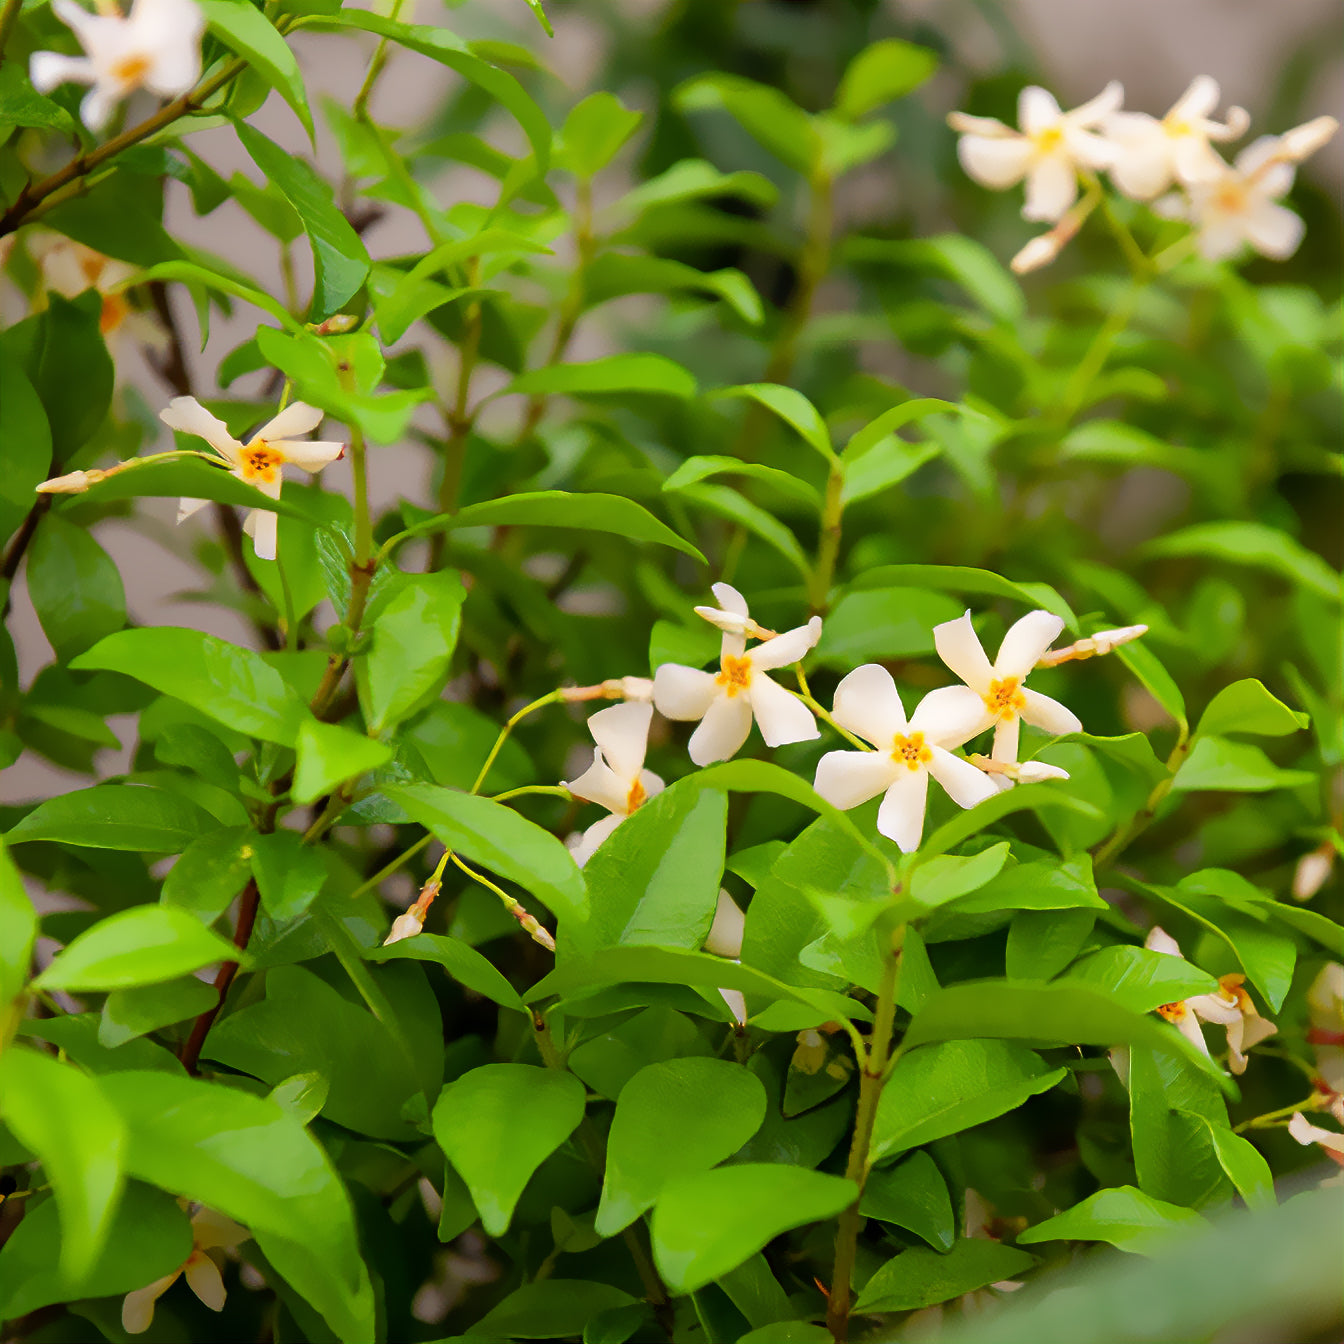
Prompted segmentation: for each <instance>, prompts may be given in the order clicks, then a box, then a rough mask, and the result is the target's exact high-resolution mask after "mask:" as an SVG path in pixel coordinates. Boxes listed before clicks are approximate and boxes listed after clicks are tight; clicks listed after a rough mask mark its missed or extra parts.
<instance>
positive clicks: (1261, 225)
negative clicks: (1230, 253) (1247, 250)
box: [1244, 200, 1306, 261]
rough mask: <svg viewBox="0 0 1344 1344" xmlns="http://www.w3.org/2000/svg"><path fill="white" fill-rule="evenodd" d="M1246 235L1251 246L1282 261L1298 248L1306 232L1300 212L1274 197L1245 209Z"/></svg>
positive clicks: (1267, 255)
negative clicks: (1296, 213) (1295, 211)
mask: <svg viewBox="0 0 1344 1344" xmlns="http://www.w3.org/2000/svg"><path fill="white" fill-rule="evenodd" d="M1244 227H1245V230H1246V237H1247V238H1249V239H1250V242H1251V246H1252V247H1253V248H1255V250H1256V251H1257V252H1259V253H1261V254H1262V255H1264V256H1266V257H1272V258H1273V259H1274V260H1275V261H1282V260H1283V259H1284V258H1285V257H1291V256H1292V255H1293V253H1294V252H1296V251H1297V247H1298V244H1299V243H1300V242H1301V241H1302V235H1303V234H1304V233H1305V232H1306V225H1305V224H1303V222H1302V219H1301V217H1300V216H1299V215H1295V214H1294V213H1293V212H1292V211H1291V210H1289V209H1288V208H1287V207H1286V206H1283V205H1277V204H1276V203H1275V202H1274V201H1264V200H1261V201H1257V202H1256V203H1255V204H1254V205H1253V206H1252V207H1251V209H1250V210H1248V211H1247V212H1246V220H1245V226H1244Z"/></svg>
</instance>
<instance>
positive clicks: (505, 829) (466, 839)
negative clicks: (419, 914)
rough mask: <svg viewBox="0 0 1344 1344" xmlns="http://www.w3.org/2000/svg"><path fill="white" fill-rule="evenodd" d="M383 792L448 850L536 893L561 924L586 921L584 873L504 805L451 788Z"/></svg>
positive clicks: (546, 836)
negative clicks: (568, 921)
mask: <svg viewBox="0 0 1344 1344" xmlns="http://www.w3.org/2000/svg"><path fill="white" fill-rule="evenodd" d="M383 792H384V793H385V794H386V795H387V796H388V797H389V798H391V799H392V801H393V802H394V803H399V804H400V805H401V806H402V807H403V808H405V810H406V813H407V815H409V816H410V817H412V818H413V819H414V820H416V821H418V822H419V823H420V824H421V825H422V826H425V827H428V828H429V830H431V831H433V832H434V835H435V836H436V837H437V838H438V839H439V840H440V841H441V842H442V843H443V844H445V845H446V846H447V847H448V848H449V849H451V850H453V851H454V852H456V853H460V854H461V855H463V856H464V857H465V858H468V859H474V860H476V861H477V862H479V863H482V864H484V865H485V866H486V867H487V868H490V869H492V870H493V871H494V872H496V873H499V874H501V875H502V876H503V877H507V878H509V879H510V880H511V881H513V882H517V883H518V884H519V885H520V886H522V887H524V888H526V889H527V890H528V891H531V892H534V893H535V894H536V895H537V896H539V897H540V898H541V899H542V900H543V901H545V902H546V904H547V905H548V906H549V907H550V908H551V909H552V910H553V911H554V912H555V914H556V915H557V916H558V917H559V918H560V920H561V921H562V922H563V921H565V920H573V921H575V922H578V921H580V920H582V919H583V918H584V915H585V911H586V908H587V904H588V894H587V889H586V888H585V886H584V882H583V874H582V873H581V872H580V871H579V868H578V865H577V864H575V862H574V859H573V856H572V855H571V854H570V852H569V850H567V849H566V848H565V847H564V845H562V844H561V843H560V841H559V840H557V839H556V838H555V836H553V835H551V834H550V832H549V831H543V830H542V829H541V827H540V826H538V825H536V824H535V823H533V822H530V821H528V820H526V818H524V817H520V816H519V815H518V813H517V812H515V811H514V810H513V809H512V808H509V807H505V806H504V805H503V804H502V803H493V802H491V801H490V800H489V799H488V798H478V797H476V796H475V795H474V794H469V793H459V792H458V791H457V790H455V789H441V788H439V787H437V786H436V785H433V784H397V785H386V786H384V789H383Z"/></svg>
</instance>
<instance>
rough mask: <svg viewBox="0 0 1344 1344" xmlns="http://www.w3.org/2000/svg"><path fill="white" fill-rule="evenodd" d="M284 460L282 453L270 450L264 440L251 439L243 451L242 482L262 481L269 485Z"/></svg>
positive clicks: (273, 449) (274, 449)
mask: <svg viewBox="0 0 1344 1344" xmlns="http://www.w3.org/2000/svg"><path fill="white" fill-rule="evenodd" d="M284 460H285V455H284V453H282V452H280V451H279V450H278V449H276V448H272V447H271V446H270V444H268V443H267V442H266V440H265V439H253V440H252V442H251V443H249V444H248V445H247V447H246V448H244V449H243V480H245V481H264V482H265V483H266V484H267V485H270V484H272V483H273V482H274V480H275V473H276V472H277V471H278V470H279V469H280V467H281V465H282V464H283V463H284Z"/></svg>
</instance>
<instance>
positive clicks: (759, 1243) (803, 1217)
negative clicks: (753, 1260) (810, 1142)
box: [652, 1162, 858, 1293]
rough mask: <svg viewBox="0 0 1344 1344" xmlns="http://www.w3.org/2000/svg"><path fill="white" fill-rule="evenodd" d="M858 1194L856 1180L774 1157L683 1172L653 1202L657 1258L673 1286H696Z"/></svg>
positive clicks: (674, 1288) (682, 1290) (680, 1288)
mask: <svg viewBox="0 0 1344 1344" xmlns="http://www.w3.org/2000/svg"><path fill="white" fill-rule="evenodd" d="M857 1197H858V1188H857V1187H856V1186H855V1184H854V1182H853V1181H847V1180H845V1179H843V1178H842V1177H839V1176H828V1175H826V1174H825V1173H823V1172H820V1171H807V1170H805V1169H804V1168H802V1167H789V1166H783V1165H781V1164H778V1163H774V1162H762V1163H742V1164H741V1165H738V1166H731V1167H718V1168H716V1169H714V1170H713V1171H704V1172H698V1173H696V1174H695V1175H691V1176H683V1177H681V1178H680V1179H678V1180H676V1181H674V1182H673V1183H671V1184H670V1185H668V1186H666V1187H665V1188H664V1190H663V1193H662V1195H661V1196H660V1197H659V1199H658V1202H657V1204H655V1205H654V1209H653V1223H652V1238H653V1259H654V1263H655V1264H656V1265H657V1266H658V1271H659V1273H660V1274H661V1275H662V1276H663V1281H664V1282H665V1283H666V1284H667V1286H668V1287H669V1288H670V1289H671V1290H672V1291H673V1292H674V1293H691V1292H695V1291H696V1290H697V1289H699V1288H703V1287H704V1286H705V1284H707V1283H712V1282H713V1281H714V1280H715V1279H717V1278H719V1277H720V1275H722V1274H726V1273H727V1272H728V1271H729V1270H731V1269H734V1268H736V1267H737V1266H738V1265H740V1264H741V1263H742V1262H743V1261H744V1260H746V1259H747V1258H748V1256H751V1255H754V1254H755V1253H756V1252H757V1251H759V1250H761V1249H762V1247H764V1246H765V1245H766V1244H767V1243H768V1242H770V1241H772V1240H773V1239H774V1238H775V1237H777V1236H779V1234H780V1233H781V1232H787V1231H788V1230H789V1229H790V1228H793V1227H802V1226H803V1225H804V1224H805V1223H814V1222H820V1221H821V1220H822V1219H825V1218H833V1217H835V1215H836V1214H838V1213H840V1212H841V1211H842V1210H843V1209H846V1208H848V1206H849V1205H850V1204H852V1203H853V1202H854V1200H855V1199H856V1198H857Z"/></svg>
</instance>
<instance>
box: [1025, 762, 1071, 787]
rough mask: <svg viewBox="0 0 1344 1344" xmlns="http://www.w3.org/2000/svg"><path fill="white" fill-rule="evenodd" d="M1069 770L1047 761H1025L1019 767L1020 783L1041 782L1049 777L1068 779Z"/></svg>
mask: <svg viewBox="0 0 1344 1344" xmlns="http://www.w3.org/2000/svg"><path fill="white" fill-rule="evenodd" d="M1068 777H1069V772H1068V771H1067V770H1062V769H1060V767H1059V766H1057V765H1048V764H1047V763H1046V762H1045V761H1023V762H1022V764H1021V765H1019V766H1018V767H1017V782H1018V783H1019V784H1040V783H1043V782H1044V781H1045V780H1047V779H1068Z"/></svg>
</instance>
